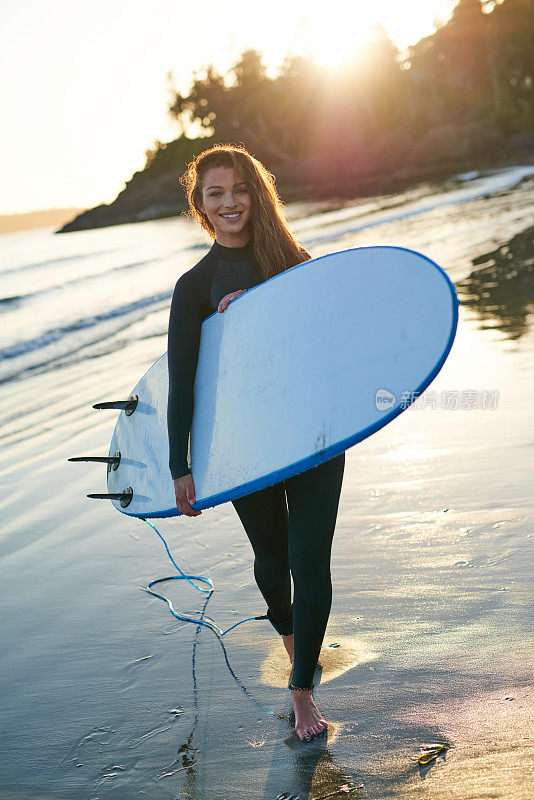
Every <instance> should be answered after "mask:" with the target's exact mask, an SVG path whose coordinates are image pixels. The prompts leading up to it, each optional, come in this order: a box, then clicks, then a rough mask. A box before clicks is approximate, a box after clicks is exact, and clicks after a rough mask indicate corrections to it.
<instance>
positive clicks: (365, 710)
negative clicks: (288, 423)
mask: <svg viewBox="0 0 534 800" xmlns="http://www.w3.org/2000/svg"><path fill="white" fill-rule="evenodd" d="M521 197H523V198H524V195H521ZM531 197H532V195H531ZM488 203H489V205H490V206H491V204H492V203H493V204H495V203H497V200H496V199H493V200H492V199H490V200H489V201H488ZM523 207H524V206H523ZM511 213H512V212H510V214H511ZM503 215H504V211H503V214H502V215H501V216H500V217H499V219H500V221H501V222H500V223H497V222H496V223H495V225H496V227H498V224H503V225H504V223H503V222H502V220H503ZM476 227H477V226H476V220H475V221H474V223H473V230H475V228H476ZM368 235H369V234H368V233H363V234H362V237H366V236H368ZM409 235H410V231H409V230H408V229H407V231H406V240H408V239H409ZM418 235H423V234H422V233H421V231H420V229H419V233H418ZM473 236H474V238H476V237H475V234H473ZM375 238H378V237H375ZM355 241H356V240H355ZM500 244H503V242H502V241H501V242H499V241H495V239H489V238H488V240H487V244H486V247H480V246H479V244H478V243H477V244H476V248H477V254H478V255H479V256H482V255H483V254H490V255H488V258H487V259H486V260H484V259H481V260H480V263H477V264H471V260H472V257H474V254H473V256H472V257H470V258H468V257H467V255H465V254H466V253H467V249H466V248H465V247H464V250H463V253H464V256H463V257H462V258H460V257H458V258H457V257H456V256H455V255H450V261H448V263H447V259H444V258H442V259H440V263H441V264H442V266H444V267H445V268H447V269H448V271H449V274H451V275H452V277H453V279H454V280H455V282H456V285H457V288H458V291H459V296H460V303H461V305H460V321H459V328H458V335H457V339H456V341H455V344H454V346H453V349H452V351H451V354H450V356H449V359H448V360H447V362H446V364H445V366H444V368H443V370H442V371H441V372H440V374H439V375H438V377H437V379H436V380H435V381H434V383H433V384H431V386H430V387H429V389H428V390H427V392H426V393H425V395H423V397H422V398H421V399H420V401H417V403H415V404H414V405H413V406H412V407H411V408H410V409H408V410H407V411H406V412H405V413H403V414H401V415H400V417H398V418H397V419H396V420H394V422H393V423H391V424H390V425H388V426H386V428H384V429H383V430H382V431H380V432H378V433H377V434H375V435H373V436H372V437H370V438H369V439H367V440H365V441H364V442H361V443H360V444H358V445H356V446H355V447H353V448H351V449H350V450H348V451H347V460H346V469H345V478H344V485H343V491H342V496H341V501H340V507H339V515H338V524H337V528H336V534H335V538H334V546H333V554H332V579H333V586H334V599H333V605H332V612H331V617H330V621H329V625H328V629H327V633H326V637H325V642H324V647H323V651H322V653H321V661H322V662H323V665H324V670H323V676H322V681H321V684H320V686H319V687H318V688H317V689H316V692H315V698H316V703H317V705H318V707H319V708H320V709H321V711H322V712H323V713H324V715H325V716H326V718H327V719H328V721H329V731H328V737H326V738H322V739H319V740H316V741H315V742H312V743H309V744H304V743H301V742H299V741H298V739H297V737H296V735H295V734H294V732H293V729H292V725H291V722H290V719H289V711H290V702H289V693H288V691H287V688H286V683H287V677H288V675H289V668H290V667H289V661H288V660H287V659H286V656H285V654H284V650H283V647H282V644H281V641H280V640H279V639H278V638H277V637H276V636H275V634H274V632H273V630H272V629H271V626H270V625H269V623H268V622H267V621H255V622H250V623H246V624H243V625H241V626H239V627H238V628H236V629H235V630H234V631H232V632H231V633H229V634H228V635H227V636H226V637H224V640H223V641H224V647H225V651H226V657H227V659H228V663H229V665H230V667H231V670H232V671H230V669H229V668H228V664H227V662H226V660H225V652H224V651H223V648H222V647H221V643H220V642H219V640H218V639H217V638H216V637H215V635H214V634H213V633H212V632H211V631H209V630H207V629H203V630H201V629H196V628H195V626H193V625H186V624H184V623H180V622H178V621H177V620H175V619H173V617H172V616H171V615H170V614H169V612H168V609H167V608H166V606H165V605H164V604H163V603H161V602H160V601H158V600H157V599H154V598H149V597H147V595H146V594H145V593H143V592H141V591H139V588H138V587H139V586H144V585H146V583H147V582H148V581H149V580H151V579H153V578H155V577H163V576H166V575H172V574H173V568H172V566H171V565H170V564H169V562H168V560H167V558H166V555H165V553H164V550H163V547H162V545H161V542H159V540H158V539H157V537H156V536H155V534H154V533H153V531H151V529H150V528H149V527H148V526H147V525H145V524H144V523H142V522H140V521H136V520H133V519H130V518H127V517H124V516H122V515H120V514H118V513H117V512H116V511H115V510H114V509H112V508H111V507H110V506H109V505H107V504H106V503H104V502H101V503H100V502H96V501H91V500H88V499H86V497H85V495H86V493H87V492H89V491H99V490H103V487H104V476H103V473H102V467H101V465H88V464H84V465H80V464H70V463H68V462H67V461H66V459H67V458H68V457H69V456H73V455H79V454H98V453H100V454H101V453H105V452H107V443H108V441H109V438H110V436H111V433H112V430H113V427H114V423H115V415H114V414H113V413H111V414H110V415H106V414H104V413H103V412H97V411H93V410H92V409H91V405H92V403H93V402H97V401H99V400H102V399H109V398H110V397H111V396H113V397H115V396H117V397H120V396H122V395H124V396H127V394H128V391H129V389H130V388H131V385H132V378H131V376H138V375H140V374H142V372H143V371H144V369H145V368H146V365H147V364H150V363H152V361H154V360H155V358H156V357H158V355H160V354H161V352H163V351H164V349H165V345H164V337H163V336H162V333H161V331H162V328H161V318H160V320H159V323H158V324H160V328H159V333H158V332H157V329H156V328H154V330H155V331H156V332H155V333H152V331H151V330H150V323H149V321H147V320H145V321H143V322H140V323H139V325H144V326H145V328H148V329H149V333H148V334H147V335H145V336H144V337H140V338H138V339H135V340H134V338H133V337H132V338H131V339H130V340H128V339H126V338H125V340H124V341H123V343H122V348H121V350H120V369H118V368H117V357H116V352H115V351H116V349H117V348H116V346H115V348H114V349H113V348H111V347H110V351H109V352H94V353H93V357H91V353H90V352H89V354H86V357H85V358H84V359H83V360H78V361H76V360H72V361H70V362H66V363H62V364H61V363H60V364H58V367H57V369H52V370H47V371H43V372H41V373H39V372H37V373H36V374H35V375H33V376H30V377H27V378H25V379H24V380H14V381H11V382H9V383H6V384H4V385H3V386H2V387H1V392H0V403H1V408H0V410H1V412H2V417H3V419H4V426H3V434H2V436H3V456H4V458H3V467H2V470H1V480H2V489H3V496H2V500H1V505H0V508H1V510H2V520H3V531H2V536H1V537H0V564H1V566H2V584H1V589H0V592H1V596H2V601H3V609H4V610H3V614H2V622H1V625H2V641H3V642H4V643H5V644H4V647H3V649H2V654H1V656H0V658H1V672H0V685H1V691H2V705H3V708H2V721H1V730H0V741H1V742H2V750H3V758H2V763H1V765H0V789H1V790H2V792H0V798H8V797H9V798H18V800H22V798H30V797H32V798H33V797H39V798H80V799H81V798H88V799H89V798H90V799H91V800H97V798H98V800H102V799H103V798H117V799H118V798H121V800H122V798H128V800H134V799H135V798H144V797H150V798H152V799H153V800H159V799H160V798H162V799H163V798H183V799H184V800H201V799H202V800H204V799H205V800H223V799H224V800H227V799H228V798H236V800H238V799H239V800H241V798H242V799H243V800H245V798H247V800H248V799H249V798H254V800H260V799H261V800H275V798H278V797H279V796H280V795H283V794H284V793H285V795H286V797H290V796H291V795H293V796H294V797H295V796H298V798H299V800H307V799H308V798H310V800H312V799H313V800H319V798H322V797H324V796H325V795H329V796H332V797H345V796H348V797H356V798H369V800H371V799H372V800H378V799H379V798H395V799H396V800H397V799H398V800H404V798H406V800H407V799H408V798H410V799H411V798H425V800H426V799H427V798H428V800H433V799H434V798H436V800H444V799H445V798H447V799H448V798H451V800H474V799H475V798H476V799H477V800H478V798H480V800H483V799H484V800H486V799H489V798H502V799H503V800H505V798H506V800H509V799H510V798H512V799H513V800H527V798H530V797H531V796H532V785H533V777H534V776H533V757H532V756H533V753H532V749H533V748H532V732H533V730H534V726H533V719H532V717H533V702H532V701H533V690H532V669H533V660H534V658H533V652H534V651H533V647H532V645H533V640H534V636H533V614H532V588H533V569H532V565H533V557H532V543H533V535H534V530H533V517H534V514H533V505H534V503H533V493H532V475H533V474H534V469H533V467H534V447H533V445H534V438H533V424H532V400H531V393H532V386H533V385H534V369H533V363H534V359H533V352H534V335H533V330H532V311H533V307H534V290H533V280H532V263H533V262H532V259H533V257H534V248H533V246H532V232H530V233H528V234H525V235H524V236H523V238H522V239H521V240H520V241H519V240H516V241H515V244H514V242H512V244H511V245H510V249H509V250H508V251H506V250H505V251H503V252H502V253H500V255H501V256H502V257H503V258H502V259H501V260H500V261H499V253H498V254H497V255H496V254H495V253H494V251H495V248H496V247H497V246H498V245H499V246H500ZM434 249H435V250H438V249H439V243H438V242H435V244H434ZM453 249H454V245H453ZM448 252H449V253H450V252H451V251H448ZM499 252H500V251H499ZM508 253H512V257H511V258H507V254H508ZM429 255H432V256H433V257H435V258H437V254H436V252H434V253H429ZM504 258H506V261H509V262H510V269H507V268H506V263H505V261H503V259H504ZM484 270H485V271H484ZM114 344H115V345H116V342H115V343H114ZM21 392H23V393H24V415H23V416H22V418H20V417H19V416H18V415H17V413H16V410H17V408H18V407H19V405H20V406H22V405H23V401H22V399H21V398H22V395H21ZM466 392H471V394H470V395H467V394H462V393H466ZM432 393H433V394H432ZM447 393H448V394H447ZM456 393H458V394H456ZM495 393H497V394H495ZM455 397H456V400H457V402H458V407H457V408H454V403H455V399H454V398H455ZM443 402H446V404H448V405H449V407H441V404H442V403H443ZM484 404H485V407H484ZM451 405H452V406H453V407H450V406H451ZM462 405H463V406H464V407H462ZM9 410H11V411H10V412H9ZM155 524H156V526H157V527H158V529H159V530H160V531H161V532H162V533H163V535H164V536H165V537H166V538H167V541H168V543H169V545H170V547H171V550H172V552H173V555H174V557H175V558H176V560H177V562H178V564H179V565H180V566H181V568H182V569H183V570H184V571H186V572H187V573H188V574H196V575H209V576H210V577H211V578H212V579H213V581H214V584H215V592H214V594H213V595H212V597H211V598H210V600H209V601H208V603H207V606H206V608H205V613H206V614H207V615H209V616H210V617H211V618H213V619H214V620H215V621H216V622H217V624H219V625H220V626H221V627H223V628H228V627H230V625H232V624H234V623H235V622H237V621H239V620H241V619H243V618H245V617H249V616H253V615H256V614H263V613H264V612H265V606H264V603H263V601H262V598H261V596H260V595H259V592H258V590H257V587H256V585H255V583H254V579H253V575H252V569H251V564H252V550H251V548H250V545H249V544H248V541H247V540H246V537H245V535H244V532H243V531H242V529H241V528H240V525H239V520H238V518H237V515H236V514H235V512H234V510H233V508H232V507H231V506H229V505H228V504H226V505H223V506H220V507H218V508H215V509H211V510H207V511H205V512H204V513H203V514H202V516H201V517H198V518H194V519H186V518H179V519H174V520H162V521H159V522H158V521H156V522H155ZM165 593H166V594H168V596H169V597H171V598H172V600H173V603H174V605H175V607H176V608H177V609H180V610H182V611H184V612H185V613H195V612H196V611H198V610H201V609H202V606H203V604H204V597H203V596H202V595H200V593H198V592H195V591H194V590H193V589H192V588H191V587H189V586H187V585H185V583H184V582H171V583H170V584H169V585H168V586H167V587H166V588H165ZM332 645H339V646H337V647H333V646H332ZM431 742H440V743H443V744H445V745H446V747H447V749H446V751H445V752H444V753H442V754H440V755H439V756H438V757H437V759H436V760H435V761H433V762H431V764H429V765H428V766H427V767H420V766H419V765H418V763H417V760H416V759H417V756H418V754H419V748H420V746H422V745H424V744H425V743H431ZM341 787H345V789H346V790H347V791H341ZM349 790H351V791H349ZM336 792H337V793H336Z"/></svg>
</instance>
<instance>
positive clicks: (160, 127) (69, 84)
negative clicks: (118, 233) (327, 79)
mask: <svg viewBox="0 0 534 800" xmlns="http://www.w3.org/2000/svg"><path fill="white" fill-rule="evenodd" d="M454 5H455V2H454V0H374V2H372V3H369V0H351V3H350V4H347V2H346V0H328V2H325V1H324V0H323V2H316V1H314V2H305V0H269V2H268V3H265V2H264V0H262V2H257V1H256V0H249V1H248V2H247V3H244V4H239V3H238V4H236V3H228V2H226V3H223V2H220V0H218V1H217V0H203V2H202V4H200V3H195V2H191V3H187V4H186V3H183V2H177V1H176V0H174V1H173V0H151V2H150V3H148V2H146V1H145V2H141V0H91V2H83V3H82V2H80V0H0V9H1V22H2V24H1V25H0V75H1V81H2V87H1V101H0V102H1V105H2V108H1V111H2V125H1V126H0V175H1V179H0V214H11V213H22V212H25V211H34V210H38V209H45V208H51V207H52V208H59V207H68V206H79V207H82V208H90V207H92V206H95V205H98V204H99V203H109V202H111V201H112V200H113V199H114V198H115V197H116V195H117V194H118V192H120V191H121V190H122V189H123V188H124V184H125V182H126V181H127V180H129V179H130V178H131V176H132V174H133V173H134V172H135V171H136V170H139V169H142V168H143V166H144V164H145V151H146V150H147V149H148V148H151V147H153V145H154V143H155V141H156V140H160V141H162V142H165V141H171V140H172V139H174V138H176V137H177V136H178V134H179V131H178V128H177V125H176V123H175V122H174V123H173V121H172V120H171V119H170V118H169V116H168V113H167V109H168V106H169V100H170V97H171V95H170V93H169V88H168V82H167V74H168V73H169V72H172V75H173V79H174V85H175V86H176V88H177V89H178V90H179V91H181V92H187V90H188V89H189V86H190V83H191V78H192V75H193V71H194V70H197V71H198V70H201V69H202V68H203V67H205V66H206V65H208V64H213V65H214V66H215V67H216V68H217V69H218V70H219V71H220V72H225V71H226V70H228V69H229V68H230V67H231V66H232V64H233V63H235V61H237V59H238V57H239V54H240V53H241V52H242V51H243V50H244V49H247V48H254V49H257V50H261V51H262V52H263V53H264V62H265V64H266V66H267V68H268V74H270V75H271V76H274V75H275V74H276V71H277V68H278V67H279V66H280V64H281V63H282V61H283V60H284V57H285V56H286V55H287V54H288V53H289V52H297V53H301V54H307V55H313V56H314V57H315V58H316V59H317V60H318V61H320V62H321V63H323V64H324V65H325V66H335V65H337V64H338V63H339V62H340V60H342V59H343V58H345V57H348V56H349V55H350V54H351V52H354V50H355V49H356V48H357V47H358V44H359V43H361V42H362V41H363V40H364V38H365V32H366V31H367V30H368V29H369V27H370V26H371V25H372V24H374V23H377V22H379V23H381V24H382V25H383V26H384V28H385V29H386V30H387V32H388V33H389V35H390V36H391V38H392V40H393V41H394V42H395V44H396V45H397V47H399V49H401V50H403V49H405V48H406V47H407V46H408V45H409V44H415V42H417V41H418V40H419V39H420V38H421V37H422V36H427V35H428V34H430V33H432V31H433V30H434V29H435V26H436V24H437V23H438V22H441V23H442V22H445V21H446V20H447V19H448V18H449V17H450V14H451V11H452V8H453V7H454Z"/></svg>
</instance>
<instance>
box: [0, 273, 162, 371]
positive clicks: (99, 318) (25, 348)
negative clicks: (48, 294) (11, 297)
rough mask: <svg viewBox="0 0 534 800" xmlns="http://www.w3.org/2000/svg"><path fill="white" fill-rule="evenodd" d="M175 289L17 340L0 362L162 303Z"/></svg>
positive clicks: (2, 353)
mask: <svg viewBox="0 0 534 800" xmlns="http://www.w3.org/2000/svg"><path fill="white" fill-rule="evenodd" d="M173 291H174V287H173V290H172V291H167V292H160V293H159V294H154V295H151V296H150V297H142V298H140V299H139V300H135V301H134V302H132V303H128V304H127V305H124V306H119V307H118V308H113V309H110V310H109V311H105V312H103V313H102V314H95V315H94V316H91V317H86V318H85V319H80V320H77V321H76V322H73V323H72V324H70V325H64V326H62V327H60V328H53V329H52V330H49V331H47V332H46V333H43V334H42V335H41V336H38V337H37V338H35V339H30V340H29V341H26V342H17V343H16V344H14V345H11V346H10V347H6V348H5V349H4V350H0V362H1V361H5V360H7V359H11V358H17V357H18V356H21V355H25V354H27V353H31V352H32V351H34V350H39V349H40V348H42V347H46V346H47V345H49V344H52V343H53V342H57V341H58V340H60V339H63V338H64V337H65V336H68V335H69V334H70V333H73V332H74V331H79V330H82V329H84V328H92V327H94V326H95V325H98V324H99V323H100V322H105V321H106V320H109V319H113V318H115V317H123V316H126V315H127V314H131V313H132V312H134V311H138V310H139V309H141V308H146V307H147V306H153V305H157V304H158V303H162V302H163V301H166V300H169V299H170V298H171V297H172V294H173Z"/></svg>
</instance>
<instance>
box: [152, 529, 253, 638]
mask: <svg viewBox="0 0 534 800" xmlns="http://www.w3.org/2000/svg"><path fill="white" fill-rule="evenodd" d="M139 519H141V520H143V522H146V524H147V525H150V527H151V528H152V530H154V531H155V532H156V533H157V535H158V536H159V538H160V539H161V541H162V542H163V545H164V547H165V550H166V551H167V555H168V556H169V558H170V560H171V563H172V565H173V566H174V567H175V568H176V570H177V571H178V572H179V573H180V574H179V575H171V576H170V577H169V578H156V579H155V580H153V581H150V583H149V584H147V586H140V587H139V588H140V589H141V591H143V592H146V593H147V594H151V595H152V596H153V597H158V598H159V599H160V600H163V601H164V602H165V603H167V605H168V606H169V610H170V612H171V614H172V615H173V616H174V617H176V619H179V620H182V621H183V622H192V623H194V624H195V625H205V627H206V628H211V630H212V631H213V632H214V633H215V634H217V636H218V637H219V638H222V637H223V636H226V634H227V633H229V632H230V631H233V629H234V628H237V626H238V625H242V624H243V623H244V622H253V621H254V620H256V619H267V617H266V616H259V617H249V618H248V619H242V620H241V622H236V624H235V625H232V627H231V628H227V630H225V631H223V630H222V628H219V626H218V625H217V624H216V623H215V622H214V621H213V620H211V619H210V620H209V621H205V620H202V619H194V618H193V617H185V616H184V615H183V614H178V612H177V611H175V609H174V607H173V604H172V603H171V601H170V600H169V599H168V598H167V597H164V595H162V594H158V593H157V592H154V591H153V590H152V587H153V586H155V585H156V584H157V583H164V582H165V581H181V580H186V581H187V582H188V583H190V584H191V586H192V587H193V588H194V589H197V590H198V591H199V592H204V594H207V595H208V597H210V596H211V595H212V593H213V592H214V588H215V587H214V586H213V582H212V580H211V578H203V577H202V576H200V575H185V574H184V573H183V572H182V570H181V569H180V567H179V566H178V564H177V563H176V561H175V560H174V558H173V557H172V554H171V551H170V550H169V547H168V545H167V542H166V541H165V539H164V538H163V536H162V535H161V533H160V532H159V531H158V529H157V528H156V527H154V525H152V523H151V522H149V521H148V520H147V519H145V517H139ZM193 581H202V582H203V583H205V584H206V585H207V586H209V589H202V588H201V587H200V586H196V585H195V584H194V583H193Z"/></svg>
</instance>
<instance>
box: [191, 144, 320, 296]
mask: <svg viewBox="0 0 534 800" xmlns="http://www.w3.org/2000/svg"><path fill="white" fill-rule="evenodd" d="M212 167H230V168H233V170H234V173H235V175H236V179H239V180H242V181H243V182H244V183H245V184H246V187H247V189H248V192H249V194H250V197H251V218H250V222H249V229H250V235H251V241H252V246H253V252H254V256H255V258H256V261H257V262H258V265H259V268H260V273H261V275H262V277H263V279H264V280H267V279H268V278H272V277H273V275H278V274H279V273H280V272H284V271H285V270H286V269H289V268H290V267H294V266H295V265H296V264H301V263H302V262H303V261H308V260H309V259H310V258H311V255H310V254H309V253H308V251H307V250H305V249H304V247H301V246H300V245H299V243H298V242H297V241H296V239H295V237H294V236H293V234H292V233H291V231H290V229H289V223H288V221H287V218H286V215H285V213H284V204H283V202H282V200H281V199H280V197H279V196H278V192H277V191H276V188H275V185H274V181H275V178H274V175H272V174H271V173H270V172H269V171H268V170H267V169H266V168H265V167H264V166H263V164H262V163H261V162H260V161H258V159H256V158H254V156H251V155H250V153H248V152H247V150H245V148H244V147H239V146H234V145H229V144H216V145H214V146H213V147H210V148H209V150H204V151H203V152H202V153H200V154H199V155H198V156H197V157H196V158H195V159H194V160H193V161H191V163H190V164H188V165H187V170H186V172H184V174H183V175H182V176H181V177H180V183H181V184H182V186H183V187H184V189H185V193H186V197H187V201H188V203H189V210H188V211H186V212H184V213H185V214H186V216H188V217H189V218H190V219H192V220H196V221H197V222H198V223H199V224H200V225H201V226H202V228H204V230H205V231H207V232H208V234H209V235H210V236H211V237H212V239H215V229H214V228H213V225H212V224H211V222H210V221H209V219H208V217H207V216H206V214H204V213H203V212H202V211H201V210H200V205H201V203H202V186H203V181H204V178H205V176H206V173H207V171H208V170H209V169H212Z"/></svg>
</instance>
